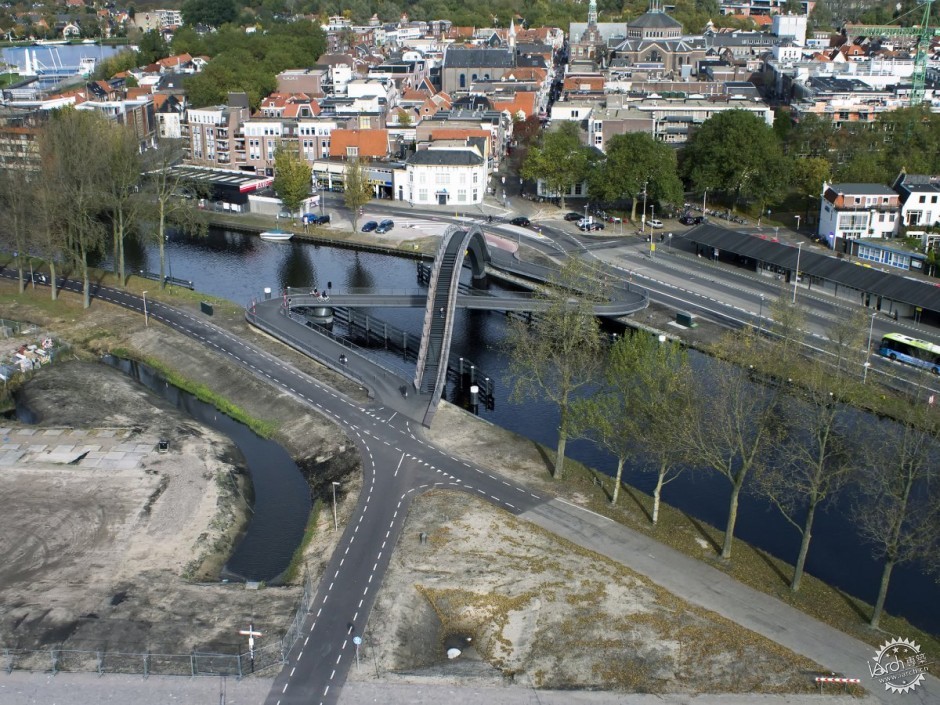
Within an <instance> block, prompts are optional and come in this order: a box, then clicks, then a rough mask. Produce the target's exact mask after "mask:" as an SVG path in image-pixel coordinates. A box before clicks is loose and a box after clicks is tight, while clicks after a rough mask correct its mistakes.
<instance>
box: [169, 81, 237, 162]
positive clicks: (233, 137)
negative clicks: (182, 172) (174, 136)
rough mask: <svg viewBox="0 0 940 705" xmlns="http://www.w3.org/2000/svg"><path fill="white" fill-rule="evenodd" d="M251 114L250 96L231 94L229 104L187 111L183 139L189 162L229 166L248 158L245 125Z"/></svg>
mask: <svg viewBox="0 0 940 705" xmlns="http://www.w3.org/2000/svg"><path fill="white" fill-rule="evenodd" d="M248 117H249V110H248V96H247V95H245V94H244V93H240V94H238V93H236V94H229V103H228V105H214V106H209V107H205V108H190V109H189V110H187V111H186V124H185V125H184V126H183V130H182V132H183V139H184V140H185V141H186V146H185V147H184V153H185V156H186V159H187V161H189V162H190V163H192V164H197V165H201V166H221V167H229V166H230V165H232V164H234V163H236V162H238V163H241V164H244V163H245V161H246V159H247V150H246V148H245V138H244V136H243V135H242V132H241V128H242V125H243V124H244V123H245V121H246V120H247V119H248Z"/></svg>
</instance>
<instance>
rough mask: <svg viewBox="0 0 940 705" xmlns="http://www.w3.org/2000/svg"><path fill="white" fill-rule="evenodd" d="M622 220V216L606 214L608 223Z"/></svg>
mask: <svg viewBox="0 0 940 705" xmlns="http://www.w3.org/2000/svg"><path fill="white" fill-rule="evenodd" d="M622 221H623V218H621V217H620V216H619V215H608V216H607V222H608V223H620V222H622Z"/></svg>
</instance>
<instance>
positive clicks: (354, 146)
mask: <svg viewBox="0 0 940 705" xmlns="http://www.w3.org/2000/svg"><path fill="white" fill-rule="evenodd" d="M388 152H389V149H388V130H333V131H332V132H331V133H330V158H331V159H332V158H339V159H349V158H353V157H358V158H360V159H385V158H386V157H387V156H388Z"/></svg>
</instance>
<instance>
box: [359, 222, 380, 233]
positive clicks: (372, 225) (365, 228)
mask: <svg viewBox="0 0 940 705" xmlns="http://www.w3.org/2000/svg"><path fill="white" fill-rule="evenodd" d="M377 227H379V224H378V223H376V222H375V221H374V220H370V221H369V222H367V223H366V224H365V225H363V226H362V232H364V233H371V232H372V231H373V230H375V229H376V228H377Z"/></svg>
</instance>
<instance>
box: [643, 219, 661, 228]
mask: <svg viewBox="0 0 940 705" xmlns="http://www.w3.org/2000/svg"><path fill="white" fill-rule="evenodd" d="M646 222H647V223H649V224H650V227H651V228H661V227H663V221H661V220H657V219H656V218H650V219H649V220H647V221H646Z"/></svg>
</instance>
